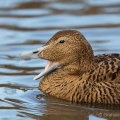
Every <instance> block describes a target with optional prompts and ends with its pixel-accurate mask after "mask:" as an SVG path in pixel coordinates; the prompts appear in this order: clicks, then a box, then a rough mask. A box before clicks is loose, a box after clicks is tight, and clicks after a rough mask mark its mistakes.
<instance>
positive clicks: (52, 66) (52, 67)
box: [34, 61, 57, 80]
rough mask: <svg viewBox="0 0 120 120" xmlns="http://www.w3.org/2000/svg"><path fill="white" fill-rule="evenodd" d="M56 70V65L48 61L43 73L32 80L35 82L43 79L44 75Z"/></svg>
mask: <svg viewBox="0 0 120 120" xmlns="http://www.w3.org/2000/svg"><path fill="white" fill-rule="evenodd" d="M56 68H57V63H54V62H52V61H48V62H47V65H46V67H45V69H44V70H43V72H41V73H40V74H39V75H37V76H36V77H35V78H34V80H37V79H39V78H41V77H43V76H44V75H46V74H48V73H50V72H51V71H53V70H55V69H56Z"/></svg>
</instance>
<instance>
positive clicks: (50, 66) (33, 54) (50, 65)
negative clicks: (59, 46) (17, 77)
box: [20, 46, 57, 80]
mask: <svg viewBox="0 0 120 120" xmlns="http://www.w3.org/2000/svg"><path fill="white" fill-rule="evenodd" d="M46 47H48V46H44V47H42V48H38V49H36V50H34V51H28V52H23V53H22V54H21V55H20V57H21V58H22V59H24V60H30V59H39V56H38V54H39V53H40V52H42V50H44V49H45V48H46ZM56 68H57V63H56V62H52V61H48V62H47V65H46V66H45V69H44V70H43V72H41V73H40V74H38V75H37V76H36V77H35V78H34V80H37V79H39V78H41V77H43V76H45V75H47V74H49V73H50V72H52V71H53V70H55V69H56Z"/></svg>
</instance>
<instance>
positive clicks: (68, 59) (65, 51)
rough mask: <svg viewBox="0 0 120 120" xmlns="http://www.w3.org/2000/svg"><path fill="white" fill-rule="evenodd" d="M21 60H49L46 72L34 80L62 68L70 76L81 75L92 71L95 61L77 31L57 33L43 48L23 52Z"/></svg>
mask: <svg viewBox="0 0 120 120" xmlns="http://www.w3.org/2000/svg"><path fill="white" fill-rule="evenodd" d="M21 58H22V59H32V58H34V59H36V58H41V59H45V60H48V63H47V65H46V67H45V70H44V71H43V72H42V73H40V74H39V75H37V76H36V77H35V78H34V80H36V79H39V78H41V77H43V76H45V75H48V74H50V73H51V72H52V71H53V70H55V69H62V68H64V71H65V70H66V71H67V73H68V74H73V75H80V74H82V73H85V71H88V70H89V69H91V68H92V66H93V61H94V55H93V50H92V48H91V46H90V44H89V43H88V42H87V40H86V39H85V37H84V36H83V35H82V34H81V33H80V32H78V31H76V30H63V31H59V32H57V33H56V34H55V35H54V36H53V37H52V38H51V39H50V40H49V41H48V42H47V43H46V44H45V45H44V46H43V47H41V48H38V49H36V50H33V51H29V52H23V53H22V54H21Z"/></svg>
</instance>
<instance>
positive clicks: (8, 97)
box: [0, 0, 120, 120]
mask: <svg viewBox="0 0 120 120" xmlns="http://www.w3.org/2000/svg"><path fill="white" fill-rule="evenodd" d="M63 29H77V30H79V31H81V32H82V33H83V34H84V35H85V37H86V38H87V40H88V41H89V42H90V44H91V45H92V47H93V50H94V52H95V55H96V54H102V53H120V47H119V46H120V0H65V1H64V0H0V120H24V119H26V120H35V119H37V120H45V119H47V120H53V119H55V120H77V119H82V120H88V119H89V120H106V119H108V120H115V119H117V120H118V119H120V110H118V109H113V108H110V107H102V108H101V106H98V107H95V106H90V105H88V106H85V105H81V104H79V105H76V104H71V103H70V102H67V101H62V100H59V99H56V98H52V97H46V96H45V95H44V94H43V93H42V92H41V91H39V90H38V88H37V87H38V84H39V80H38V81H33V78H34V76H35V75H37V74H38V73H39V72H40V71H41V70H42V69H43V67H44V66H45V64H46V61H44V60H30V61H23V60H21V59H20V53H22V52H23V51H28V50H34V49H36V48H38V47H40V46H42V45H43V44H44V43H45V42H46V41H48V40H49V38H50V37H51V36H52V35H53V34H54V33H55V32H57V31H58V30H63Z"/></svg>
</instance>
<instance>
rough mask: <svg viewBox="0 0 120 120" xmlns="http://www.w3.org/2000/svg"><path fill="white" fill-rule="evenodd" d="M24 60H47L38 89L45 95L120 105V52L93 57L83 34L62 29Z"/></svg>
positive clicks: (27, 53) (29, 52) (22, 55)
mask: <svg viewBox="0 0 120 120" xmlns="http://www.w3.org/2000/svg"><path fill="white" fill-rule="evenodd" d="M20 56H21V58H22V59H25V60H26V59H44V60H47V64H46V66H45V69H44V70H43V72H41V73H40V74H38V75H37V76H36V77H35V78H34V80H37V79H40V78H41V81H40V83H39V86H38V88H39V89H40V90H41V91H42V92H43V93H44V94H45V95H50V96H53V97H56V98H59V99H63V100H67V101H70V102H74V103H101V104H118V105H120V54H117V53H115V54H100V55H96V56H94V52H93V49H92V47H91V45H90V44H89V42H88V41H87V40H86V38H85V37H84V35H83V34H82V33H80V32H79V31H77V30H61V31H58V32H57V33H55V34H54V35H53V37H51V38H50V40H49V41H48V42H47V43H46V44H45V45H43V46H42V47H41V48H38V49H36V50H33V51H28V52H23V53H22V54H21V55H20Z"/></svg>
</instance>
